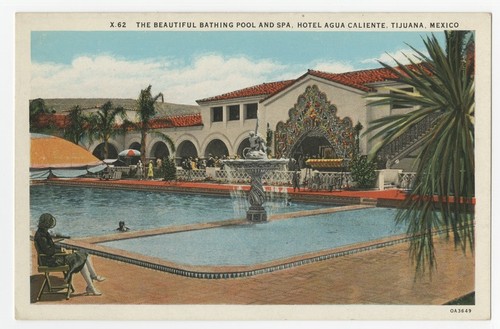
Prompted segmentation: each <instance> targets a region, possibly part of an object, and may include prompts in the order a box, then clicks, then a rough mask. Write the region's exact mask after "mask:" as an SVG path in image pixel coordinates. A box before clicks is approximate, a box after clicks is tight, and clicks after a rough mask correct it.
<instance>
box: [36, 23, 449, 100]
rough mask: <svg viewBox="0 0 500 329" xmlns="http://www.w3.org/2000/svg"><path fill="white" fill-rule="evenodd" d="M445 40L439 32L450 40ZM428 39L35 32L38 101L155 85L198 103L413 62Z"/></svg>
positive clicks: (126, 93) (418, 35) (118, 93)
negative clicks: (315, 74) (310, 74)
mask: <svg viewBox="0 0 500 329" xmlns="http://www.w3.org/2000/svg"><path fill="white" fill-rule="evenodd" d="M441 34H442V33H437V34H436V36H437V37H438V38H442V35H441ZM425 36H426V34H424V33H422V32H324V31H321V32H300V31H297V32H276V31H259V32H256V31H252V32H246V31H244V32H241V31H218V32H204V31H200V32H192V31H189V32H180V31H167V32H165V31H154V32H151V31H124V32H104V31H102V32H98V31H84V32H75V31H35V32H32V34H31V72H32V77H31V95H30V98H32V99H33V98H132V99H135V98H137V97H138V95H139V92H140V90H141V89H144V88H146V87H147V86H148V85H150V84H151V85H152V92H153V94H157V93H159V92H161V93H163V95H164V96H165V101H166V102H171V103H180V104H196V100H198V99H203V98H206V97H211V96H216V95H219V94H223V93H227V92H230V91H234V90H238V89H242V88H246V87H250V86H253V85H257V84H261V83H264V82H274V81H281V80H287V79H294V78H298V77H299V76H301V75H303V74H304V73H306V72H307V70H308V69H313V70H320V71H326V72H331V73H341V72H348V71H354V70H363V69H373V68H379V67H381V66H380V64H379V63H378V61H379V60H380V61H383V62H385V63H389V64H394V61H393V59H392V58H391V57H393V58H396V59H398V60H400V61H402V62H407V60H406V58H405V56H404V55H403V53H404V54H407V55H410V54H413V53H414V52H413V51H412V50H411V48H410V45H411V46H413V47H414V48H416V49H418V50H420V51H423V50H424V49H425V47H424V44H423V41H422V38H423V37H425Z"/></svg>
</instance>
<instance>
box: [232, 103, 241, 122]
mask: <svg viewBox="0 0 500 329" xmlns="http://www.w3.org/2000/svg"><path fill="white" fill-rule="evenodd" d="M239 119H240V106H239V105H231V106H229V121H233V120H239Z"/></svg>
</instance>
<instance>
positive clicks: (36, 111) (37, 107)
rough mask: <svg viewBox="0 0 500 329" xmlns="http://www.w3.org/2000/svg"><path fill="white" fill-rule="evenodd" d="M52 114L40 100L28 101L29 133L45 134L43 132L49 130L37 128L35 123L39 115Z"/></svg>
mask: <svg viewBox="0 0 500 329" xmlns="http://www.w3.org/2000/svg"><path fill="white" fill-rule="evenodd" d="M50 113H52V112H51V111H50V110H49V108H48V107H47V105H46V104H45V101H44V100H43V99H42V98H36V99H33V100H31V101H30V117H29V120H30V131H31V132H45V130H49V131H50V128H49V129H47V128H45V129H44V128H40V127H38V126H37V121H38V119H39V117H40V116H41V115H44V114H50Z"/></svg>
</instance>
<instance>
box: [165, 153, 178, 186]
mask: <svg viewBox="0 0 500 329" xmlns="http://www.w3.org/2000/svg"><path fill="white" fill-rule="evenodd" d="M162 169H163V173H164V177H163V180H165V181H172V180H176V179H177V167H176V166H175V160H174V158H164V159H163V162H162Z"/></svg>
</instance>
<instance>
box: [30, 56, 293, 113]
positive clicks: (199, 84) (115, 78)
mask: <svg viewBox="0 0 500 329" xmlns="http://www.w3.org/2000/svg"><path fill="white" fill-rule="evenodd" d="M286 72H287V67H286V66H285V65H283V64H280V63H277V62H273V61H271V60H254V59H250V58H247V57H244V56H239V57H231V58H226V57H224V56H222V55H219V54H205V55H202V56H199V57H197V58H195V59H194V60H193V62H192V63H190V64H189V65H184V66H181V65H180V63H179V62H178V61H175V60H174V59H168V58H159V59H147V60H141V61H130V60H124V59H120V58H115V57H112V56H109V55H100V56H80V57H78V58H75V59H74V60H73V61H72V63H71V64H69V65H62V64H55V63H36V62H34V63H32V78H31V98H38V97H40V98H136V97H137V96H138V94H139V92H140V90H141V89H144V88H145V87H147V86H148V85H149V84H151V85H152V86H153V92H154V93H157V92H162V93H163V94H164V95H165V100H166V101H168V102H173V103H182V104H195V100H196V99H201V98H205V97H209V96H214V95H218V94H221V93H226V92H228V91H231V90H236V89H240V88H245V87H248V86H251V85H255V84H260V83H263V82H269V81H273V76H277V75H283V74H284V73H286Z"/></svg>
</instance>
